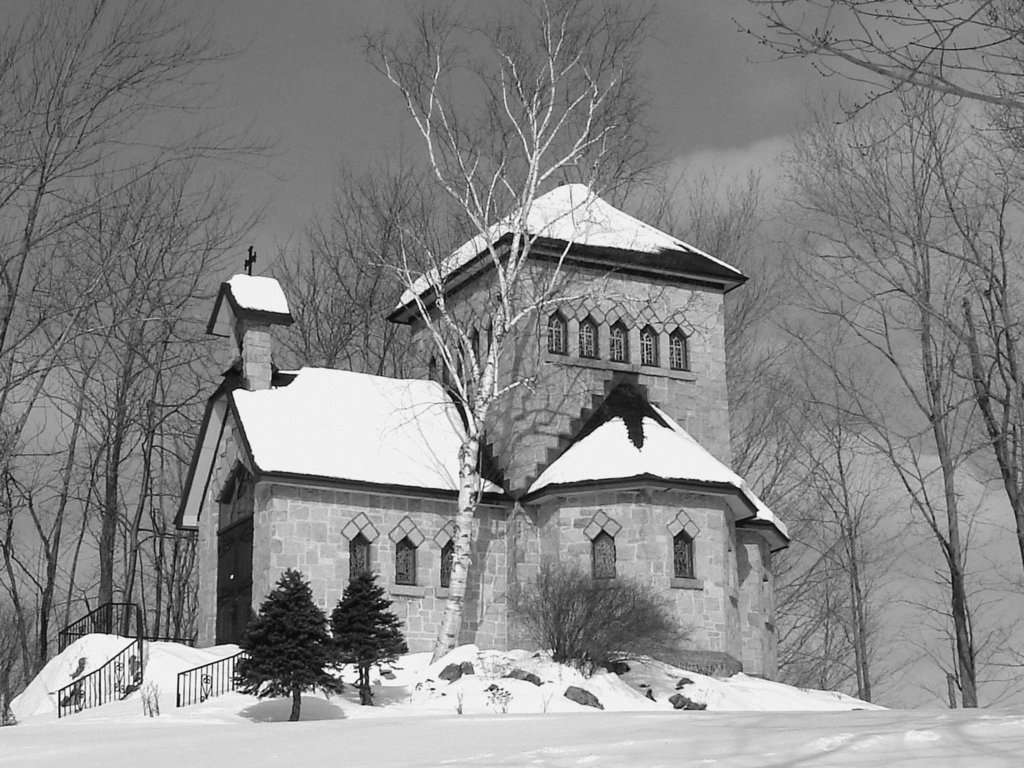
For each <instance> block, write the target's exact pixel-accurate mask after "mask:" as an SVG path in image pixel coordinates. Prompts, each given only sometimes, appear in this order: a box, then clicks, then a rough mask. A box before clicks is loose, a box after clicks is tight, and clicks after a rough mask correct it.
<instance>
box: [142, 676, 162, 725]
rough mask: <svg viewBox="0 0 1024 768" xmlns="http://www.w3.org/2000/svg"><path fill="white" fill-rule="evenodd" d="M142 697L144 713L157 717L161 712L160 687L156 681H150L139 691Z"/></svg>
mask: <svg viewBox="0 0 1024 768" xmlns="http://www.w3.org/2000/svg"><path fill="white" fill-rule="evenodd" d="M139 695H140V696H141V697H142V714H143V715H145V716H146V717H157V716H158V715H159V714H160V689H159V688H158V687H157V684H156V683H154V682H148V683H146V684H145V685H143V686H142V689H141V690H140V691H139Z"/></svg>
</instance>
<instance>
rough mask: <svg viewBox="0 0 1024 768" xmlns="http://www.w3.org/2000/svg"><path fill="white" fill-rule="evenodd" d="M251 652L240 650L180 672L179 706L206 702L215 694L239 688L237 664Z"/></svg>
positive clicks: (218, 694)
mask: <svg viewBox="0 0 1024 768" xmlns="http://www.w3.org/2000/svg"><path fill="white" fill-rule="evenodd" d="M248 656H249V654H248V653H246V652H245V651H239V652H238V653H236V654H235V655H234V656H228V657H226V658H223V659H218V660H217V661H211V662H210V663H209V664H203V665H202V666H199V667H194V668H192V669H186V670H185V671H184V672H179V673H178V697H177V704H176V705H175V706H178V707H187V706H189V705H190V704H195V703H197V702H204V701H206V700H207V699H209V698H211V697H213V696H220V695H221V694H222V693H228V692H230V691H234V690H236V689H237V688H238V682H237V680H236V679H235V665H236V664H237V663H238V660H239V659H241V658H248Z"/></svg>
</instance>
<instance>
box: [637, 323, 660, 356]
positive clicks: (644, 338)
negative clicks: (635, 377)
mask: <svg viewBox="0 0 1024 768" xmlns="http://www.w3.org/2000/svg"><path fill="white" fill-rule="evenodd" d="M640 364H641V365H657V364H658V334H657V333H655V332H654V329H653V328H651V326H649V325H648V326H645V327H644V329H643V330H642V331H640Z"/></svg>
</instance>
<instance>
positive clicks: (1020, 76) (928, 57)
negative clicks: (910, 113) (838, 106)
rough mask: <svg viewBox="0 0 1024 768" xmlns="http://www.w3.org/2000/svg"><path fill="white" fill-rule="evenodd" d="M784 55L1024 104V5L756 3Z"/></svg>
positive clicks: (769, 39)
mask: <svg viewBox="0 0 1024 768" xmlns="http://www.w3.org/2000/svg"><path fill="white" fill-rule="evenodd" d="M750 2H751V3H752V4H753V5H755V6H756V7H757V9H758V11H759V12H760V14H761V16H762V18H763V20H764V24H765V30H752V31H754V33H755V34H756V35H757V36H758V38H759V39H760V40H761V42H763V43H764V44H766V45H768V46H770V47H771V49H773V50H774V51H776V52H777V53H778V54H780V55H781V56H783V57H806V58H810V59H811V60H812V61H813V63H814V65H815V66H816V67H817V68H818V69H819V70H820V71H821V72H822V73H823V74H825V75H835V74H839V75H843V76H845V77H848V78H850V79H851V80H855V81H859V82H863V83H866V84H867V85H868V86H869V87H870V88H873V89H874V93H873V96H874V97H877V96H878V95H881V94H887V93H892V92H894V91H898V90H901V89H905V88H907V87H923V88H927V89H930V90H933V91H935V92H936V93H939V94H943V95H947V96H956V97H964V98H968V99H973V100H976V101H979V102H982V103H984V104H989V105H993V106H995V107H997V108H999V109H1001V110H1009V111H1011V112H1020V111H1021V110H1022V109H1024V67H1022V65H1021V61H1022V56H1021V54H1022V50H1024V49H1022V45H1024V10H1022V9H1021V6H1020V3H1018V2H1015V0H750Z"/></svg>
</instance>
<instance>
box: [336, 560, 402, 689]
mask: <svg viewBox="0 0 1024 768" xmlns="http://www.w3.org/2000/svg"><path fill="white" fill-rule="evenodd" d="M390 607H391V601H390V600H388V599H387V598H386V597H384V588H383V587H381V586H379V585H378V584H377V582H376V581H375V580H374V576H373V574H371V573H361V574H359V575H358V576H356V577H355V578H354V579H352V581H350V582H349V584H348V586H347V587H345V594H344V595H342V598H341V600H340V601H338V604H337V605H336V606H335V608H334V611H333V612H332V613H331V630H332V632H333V633H334V647H335V650H336V652H337V658H338V661H339V662H341V663H343V664H355V666H356V669H357V671H358V673H359V703H360V704H363V705H366V706H373V696H372V694H371V692H370V667H371V666H373V665H374V664H381V663H387V662H391V661H394V660H395V659H396V658H397V657H398V656H399V655H400V654H403V653H405V652H406V651H407V650H408V648H407V646H406V644H405V637H404V636H403V635H402V629H401V622H400V621H399V619H398V617H397V616H396V615H395V614H394V613H392V612H391V611H390V610H388V609H389V608H390Z"/></svg>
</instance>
